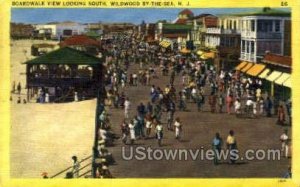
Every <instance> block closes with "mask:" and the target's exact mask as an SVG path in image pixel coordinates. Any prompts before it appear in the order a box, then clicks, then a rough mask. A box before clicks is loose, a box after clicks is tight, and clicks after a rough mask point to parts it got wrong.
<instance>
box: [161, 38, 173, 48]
mask: <svg viewBox="0 0 300 187" xmlns="http://www.w3.org/2000/svg"><path fill="white" fill-rule="evenodd" d="M159 45H160V46H162V47H164V48H167V47H169V46H170V45H171V42H169V41H167V40H163V41H161V42H160V43H159Z"/></svg>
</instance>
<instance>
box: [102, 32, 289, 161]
mask: <svg viewBox="0 0 300 187" xmlns="http://www.w3.org/2000/svg"><path fill="white" fill-rule="evenodd" d="M140 49H143V50H140ZM106 53H107V54H108V55H107V56H106V67H107V73H106V75H105V76H106V84H107V85H108V86H107V88H108V89H107V90H108V91H107V95H106V100H105V105H106V106H108V107H114V108H118V109H122V110H124V119H123V120H122V121H121V122H120V131H121V137H120V138H121V140H122V142H123V143H124V144H129V145H132V144H135V142H136V141H138V140H139V139H145V140H147V139H153V138H156V139H157V144H158V146H162V145H163V144H162V140H163V137H164V133H168V131H170V132H171V133H172V132H173V133H174V138H175V139H177V140H178V141H180V140H181V137H182V132H183V124H184V122H183V121H182V120H181V119H180V117H178V116H177V115H176V114H177V112H181V111H189V110H190V109H189V107H191V106H192V105H195V106H196V108H197V111H198V112H202V111H203V110H204V105H206V104H208V106H209V110H210V112H211V113H224V115H226V114H235V115H236V116H237V117H246V118H258V117H263V116H265V117H272V116H274V115H277V117H278V120H277V123H278V124H280V125H287V124H288V123H290V121H291V101H290V100H287V101H286V102H285V103H283V102H281V104H279V102H278V101H275V100H274V99H273V98H271V97H269V95H268V93H267V92H265V91H264V85H263V82H262V81H261V80H259V79H254V78H251V77H248V76H246V75H245V74H242V73H241V72H239V71H235V70H230V71H225V70H220V71H217V70H216V68H215V67H214V66H213V65H208V64H207V63H206V62H205V61H202V60H200V59H199V58H197V57H196V56H194V55H190V56H184V55H178V51H168V52H163V51H162V50H161V49H160V48H159V47H158V46H147V45H146V44H145V43H143V42H140V43H139V42H137V40H133V39H132V38H131V37H127V38H122V39H120V38H119V39H116V40H115V42H112V43H111V46H108V47H107V48H106ZM132 64H137V65H139V69H138V70H135V71H131V73H128V70H129V67H130V66H131V65H132ZM159 76H165V77H169V84H168V85H165V87H164V88H161V87H160V86H157V85H154V84H153V83H152V82H153V81H152V80H153V79H156V78H158V77H159ZM178 79H179V84H178ZM175 80H176V81H175ZM138 85H142V86H148V87H150V90H149V100H148V101H147V102H145V103H143V102H141V103H139V105H138V106H137V108H136V109H135V108H133V103H132V101H131V99H130V97H129V96H128V95H127V94H126V91H125V90H126V89H125V88H127V87H131V86H138ZM193 108H194V107H193ZM286 113H287V114H286ZM105 115H106V111H105V110H103V112H102V113H101V115H100V116H99V120H100V121H101V122H100V124H103V119H105V120H106V123H107V124H109V119H108V117H104V118H103V116H105ZM286 115H287V116H288V117H289V119H288V120H287V119H286ZM101 116H102V117H101ZM105 120H104V121H105ZM165 124H166V125H165ZM107 127H109V125H104V126H103V128H100V130H99V134H100V137H101V139H104V140H105V141H106V144H107V145H109V144H110V143H112V142H113V140H114V139H115V137H114V136H113V134H114V133H111V132H110V131H107V129H106V131H105V133H101V131H103V129H104V128H107ZM103 134H104V135H103ZM281 141H282V140H281ZM221 142H222V141H221V140H220V134H219V133H216V137H215V138H214V140H213V146H214V148H215V150H220V147H221V146H220V145H221ZM226 143H227V147H228V149H230V150H231V149H236V140H235V138H234V131H233V130H231V131H230V132H229V136H228V138H227V140H226ZM285 145H286V144H285ZM285 150H287V149H286V148H285ZM217 163H218V160H215V164H217ZM230 163H235V160H234V159H230Z"/></svg>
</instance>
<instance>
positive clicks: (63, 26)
mask: <svg viewBox="0 0 300 187" xmlns="http://www.w3.org/2000/svg"><path fill="white" fill-rule="evenodd" d="M34 28H35V31H36V32H37V33H38V34H45V33H48V34H50V35H51V38H52V39H59V38H60V37H68V36H73V35H80V34H83V33H85V32H86V29H87V25H83V24H80V23H76V22H61V23H49V24H37V25H34Z"/></svg>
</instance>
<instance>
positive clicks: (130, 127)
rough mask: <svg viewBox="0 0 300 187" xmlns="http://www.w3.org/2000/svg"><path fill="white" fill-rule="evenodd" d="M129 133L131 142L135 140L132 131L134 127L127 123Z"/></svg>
mask: <svg viewBox="0 0 300 187" xmlns="http://www.w3.org/2000/svg"><path fill="white" fill-rule="evenodd" d="M128 127H129V132H130V138H131V139H132V140H135V130H134V125H133V124H132V123H129V125H128Z"/></svg>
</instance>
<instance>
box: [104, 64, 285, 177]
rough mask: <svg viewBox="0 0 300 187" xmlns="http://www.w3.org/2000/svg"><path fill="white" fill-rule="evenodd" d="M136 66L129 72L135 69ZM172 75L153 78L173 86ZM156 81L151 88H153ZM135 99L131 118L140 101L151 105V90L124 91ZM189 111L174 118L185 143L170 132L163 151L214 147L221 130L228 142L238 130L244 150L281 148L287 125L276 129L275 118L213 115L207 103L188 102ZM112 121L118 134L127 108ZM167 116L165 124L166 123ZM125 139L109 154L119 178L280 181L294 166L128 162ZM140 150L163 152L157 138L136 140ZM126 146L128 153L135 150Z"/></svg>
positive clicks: (113, 115)
mask: <svg viewBox="0 0 300 187" xmlns="http://www.w3.org/2000/svg"><path fill="white" fill-rule="evenodd" d="M136 70H137V67H136V66H134V67H132V68H131V69H130V71H132V72H133V71H136ZM168 81H169V77H164V76H160V77H159V79H154V80H153V82H152V83H153V84H154V85H156V86H160V87H162V88H163V87H164V86H165V85H167V84H168ZM179 82H180V80H179V77H176V80H175V87H176V89H177V90H179V89H178V88H180V85H179ZM152 83H151V84H152ZM125 92H126V94H127V95H128V96H129V98H130V99H131V101H132V105H133V106H132V107H131V108H132V110H131V117H133V115H134V114H135V113H136V107H137V105H138V104H139V103H140V102H144V103H146V102H148V100H149V92H150V87H149V86H138V87H129V88H126V90H125ZM188 109H189V112H178V111H177V112H176V113H175V117H180V118H181V120H182V122H183V125H184V132H183V138H182V141H181V142H178V141H177V140H176V139H175V138H174V132H171V131H167V130H166V128H165V134H164V139H163V147H162V149H175V148H185V149H199V148H200V147H203V148H204V149H210V148H211V141H212V138H213V137H214V135H215V133H216V132H220V134H221V136H222V137H223V139H225V138H226V137H227V134H228V131H229V130H230V129H233V130H235V132H236V138H237V141H238V147H239V150H240V151H241V152H243V151H245V150H246V149H280V146H281V144H280V141H279V136H280V135H281V134H282V131H283V129H284V128H283V127H280V126H278V125H275V122H276V118H265V117H261V118H259V119H245V118H236V116H234V115H228V114H219V113H215V114H212V113H210V112H209V107H208V104H207V102H206V104H205V107H204V111H203V112H197V109H196V105H195V104H192V103H189V104H188ZM109 111H110V114H111V122H112V125H113V130H114V132H116V133H118V134H120V128H119V126H120V123H121V120H122V119H123V115H124V114H123V110H121V109H110V110H109ZM165 118H166V114H165V113H164V114H163V122H165V121H166V119H165ZM122 146H123V144H122V142H121V140H117V141H116V145H115V146H114V147H110V148H109V150H110V151H111V152H112V154H113V155H114V157H115V159H116V161H117V164H116V165H114V166H111V167H110V170H111V172H112V173H113V175H114V176H115V177H117V178H128V177H145V178H149V177H155V178H156V177H157V178H160V177H163V178H165V177H185V178H189V177H281V176H282V175H283V173H284V172H285V171H286V169H287V167H288V166H289V164H290V159H285V158H281V160H280V161H267V160H263V161H243V162H241V163H240V164H237V165H234V166H233V165H229V164H227V162H223V163H222V164H221V165H218V166H214V165H213V162H212V161H208V160H205V161H202V160H200V159H199V160H196V161H192V160H188V161H178V160H176V161H166V160H164V161H147V160H145V161H137V160H132V161H126V160H124V159H123V158H122V148H121V147H122ZM136 146H145V147H148V146H151V147H152V148H158V146H157V142H156V140H155V139H148V140H143V139H140V140H137V142H136V145H135V147H136ZM125 147H127V151H128V150H129V147H130V146H128V145H127V146H125Z"/></svg>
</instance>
